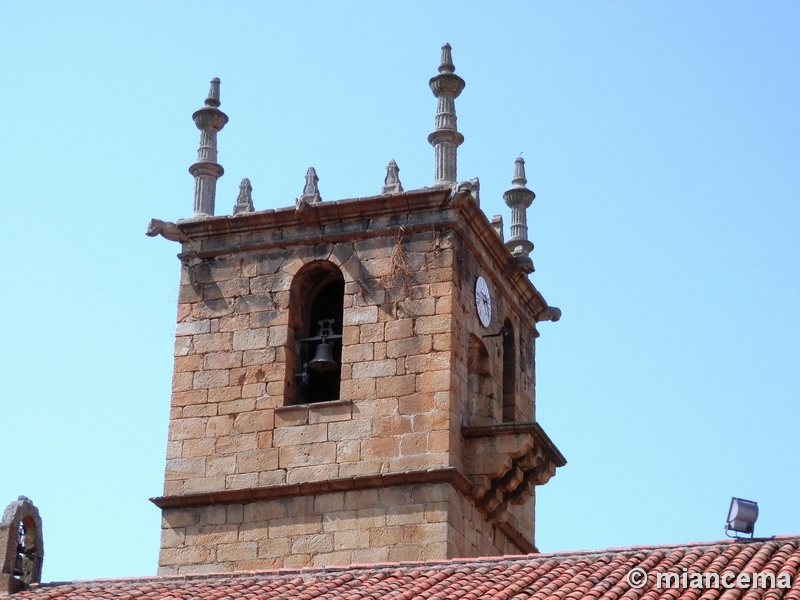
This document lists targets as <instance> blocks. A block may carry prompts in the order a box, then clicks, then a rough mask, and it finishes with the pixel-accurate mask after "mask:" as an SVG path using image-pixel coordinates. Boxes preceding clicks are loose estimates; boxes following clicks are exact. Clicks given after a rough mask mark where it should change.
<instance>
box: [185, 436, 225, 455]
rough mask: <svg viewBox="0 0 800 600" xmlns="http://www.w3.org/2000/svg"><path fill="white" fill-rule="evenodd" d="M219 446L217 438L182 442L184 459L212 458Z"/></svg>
mask: <svg viewBox="0 0 800 600" xmlns="http://www.w3.org/2000/svg"><path fill="white" fill-rule="evenodd" d="M216 445H217V440H216V438H200V439H191V440H183V442H181V446H182V451H183V457H184V458H191V457H195V456H211V455H212V454H213V453H214V448H215V447H216Z"/></svg>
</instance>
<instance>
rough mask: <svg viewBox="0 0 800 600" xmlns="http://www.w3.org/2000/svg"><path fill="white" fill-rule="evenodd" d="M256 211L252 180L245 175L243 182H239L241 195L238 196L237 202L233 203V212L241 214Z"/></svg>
mask: <svg viewBox="0 0 800 600" xmlns="http://www.w3.org/2000/svg"><path fill="white" fill-rule="evenodd" d="M254 211H255V208H254V207H253V186H252V185H250V180H249V179H248V178H247V177H245V178H244V179H242V183H240V184H239V196H238V197H237V198H236V204H234V205H233V214H234V215H241V214H244V213H251V212H254Z"/></svg>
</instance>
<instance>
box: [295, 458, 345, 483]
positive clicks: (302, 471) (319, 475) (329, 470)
mask: <svg viewBox="0 0 800 600" xmlns="http://www.w3.org/2000/svg"><path fill="white" fill-rule="evenodd" d="M331 479H339V465H338V464H336V463H335V462H333V463H331V464H327V465H311V466H308V467H292V468H291V469H289V470H288V471H287V473H286V483H308V482H311V481H328V480H331Z"/></svg>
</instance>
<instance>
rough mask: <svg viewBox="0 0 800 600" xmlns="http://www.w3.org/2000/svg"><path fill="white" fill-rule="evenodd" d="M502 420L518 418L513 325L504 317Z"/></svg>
mask: <svg viewBox="0 0 800 600" xmlns="http://www.w3.org/2000/svg"><path fill="white" fill-rule="evenodd" d="M503 329H505V334H504V335H503V421H504V422H509V421H516V420H518V412H519V411H518V410H517V343H516V338H515V337H514V326H513V325H512V324H511V321H510V320H508V319H506V320H505V322H504V323H503Z"/></svg>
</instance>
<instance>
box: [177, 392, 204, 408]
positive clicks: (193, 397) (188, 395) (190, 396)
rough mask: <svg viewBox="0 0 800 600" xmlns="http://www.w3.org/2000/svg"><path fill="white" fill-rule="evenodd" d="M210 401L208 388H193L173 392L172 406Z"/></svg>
mask: <svg viewBox="0 0 800 600" xmlns="http://www.w3.org/2000/svg"><path fill="white" fill-rule="evenodd" d="M206 402H208V390H192V391H188V392H175V393H174V394H172V406H189V405H191V404H205V403H206Z"/></svg>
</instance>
